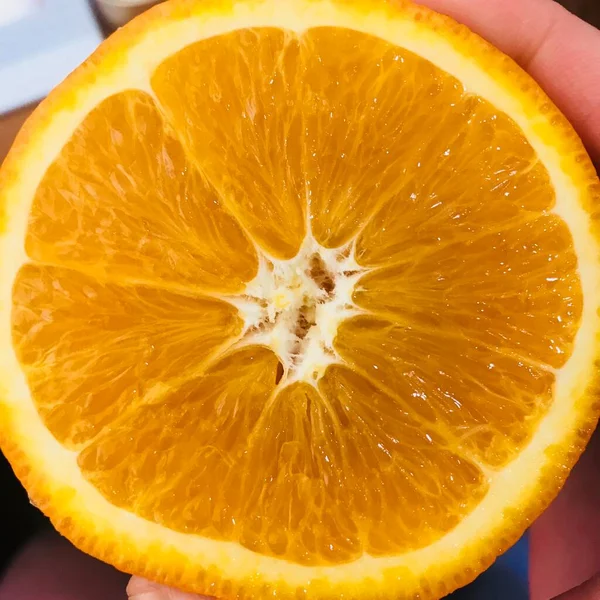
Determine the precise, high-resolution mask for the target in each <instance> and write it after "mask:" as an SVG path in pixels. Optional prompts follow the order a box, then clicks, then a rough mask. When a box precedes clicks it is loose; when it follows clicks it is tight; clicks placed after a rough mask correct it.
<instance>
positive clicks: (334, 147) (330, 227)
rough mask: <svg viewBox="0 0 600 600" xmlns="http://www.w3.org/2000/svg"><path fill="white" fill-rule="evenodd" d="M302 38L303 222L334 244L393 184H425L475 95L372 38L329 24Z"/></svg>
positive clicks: (392, 192) (354, 229)
mask: <svg viewBox="0 0 600 600" xmlns="http://www.w3.org/2000/svg"><path fill="white" fill-rule="evenodd" d="M302 42H303V45H302V48H303V50H304V54H303V56H304V60H305V66H304V70H303V83H304V87H305V89H304V94H305V100H304V102H305V106H306V108H305V114H306V117H305V120H306V129H305V133H306V138H305V141H304V143H305V144H306V148H307V151H306V178H307V180H308V184H309V188H308V189H309V194H310V203H311V219H312V220H311V228H312V231H313V234H314V236H315V238H316V240H317V241H318V242H319V243H320V244H322V245H324V246H326V247H336V246H340V245H342V244H344V243H345V242H348V241H349V240H351V239H352V237H353V236H354V235H355V234H356V233H358V232H359V231H360V230H361V229H362V228H363V227H364V226H365V225H366V222H367V221H368V220H369V218H370V217H371V216H372V214H373V213H374V212H375V210H376V209H377V208H379V207H381V206H382V205H383V204H385V203H386V202H387V201H389V200H390V199H391V198H393V197H395V196H396V195H397V194H398V193H400V191H401V190H403V189H404V188H406V187H410V186H414V185H417V182H427V181H428V179H429V178H430V174H431V173H433V172H434V170H435V168H436V167H437V164H438V157H439V156H441V155H442V154H443V152H444V151H445V145H448V144H449V143H450V142H451V139H450V140H449V139H448V138H449V136H450V138H453V137H454V136H455V135H460V132H461V131H462V130H464V129H465V128H466V126H467V122H468V120H469V118H470V117H471V113H472V110H473V108H474V106H475V105H476V104H477V100H476V99H475V98H473V97H470V96H468V95H466V94H465V93H464V90H463V88H462V86H461V85H460V83H459V82H458V81H456V80H455V79H454V78H452V77H449V76H448V75H447V74H446V73H442V72H441V71H440V70H439V69H437V68H435V67H434V66H433V65H432V64H431V63H429V62H428V61H426V60H423V59H422V58H420V57H418V56H415V55H414V54H412V53H411V52H407V51H406V50H404V49H402V48H399V47H398V46H395V45H392V44H389V43H387V42H385V41H383V40H381V39H377V38H376V37H373V36H369V35H365V34H362V33H358V32H356V31H349V30H346V29H342V28H329V27H327V28H318V29H314V30H311V31H308V32H307V33H306V34H304V35H303V36H302ZM424 131H426V132H427V135H423V132H424ZM367 140H377V141H376V143H367ZM418 169H422V171H420V170H418ZM421 173H422V175H421ZM432 183H433V182H432ZM359 256H360V255H359Z"/></svg>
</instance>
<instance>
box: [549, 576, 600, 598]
mask: <svg viewBox="0 0 600 600" xmlns="http://www.w3.org/2000/svg"><path fill="white" fill-rule="evenodd" d="M554 600H600V573H598V574H597V575H594V577H592V578H591V579H588V581H585V582H584V583H582V584H581V585H578V586H577V587H576V588H573V589H572V590H570V591H569V592H565V593H564V594H561V595H560V596H557V597H556V598H555V599H554Z"/></svg>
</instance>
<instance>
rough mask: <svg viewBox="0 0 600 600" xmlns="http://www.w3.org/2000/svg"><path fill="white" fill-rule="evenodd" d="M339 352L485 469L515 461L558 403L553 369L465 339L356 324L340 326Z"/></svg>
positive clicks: (380, 323) (365, 321) (367, 320)
mask: <svg viewBox="0 0 600 600" xmlns="http://www.w3.org/2000/svg"><path fill="white" fill-rule="evenodd" d="M336 347H337V349H338V350H339V352H340V354H341V356H342V357H343V358H344V359H345V360H347V361H349V362H350V364H351V365H352V367H353V368H354V369H356V370H358V372H359V373H361V374H362V375H363V376H364V377H366V378H368V379H369V380H370V381H371V382H372V383H373V384H374V385H375V386H378V387H379V389H381V390H382V391H386V392H387V393H389V394H390V395H391V396H392V397H394V398H395V399H396V400H397V402H398V403H399V404H400V406H403V407H405V410H409V411H410V412H412V413H416V414H418V415H420V416H421V419H422V420H424V421H425V422H429V423H430V426H433V427H435V428H436V429H437V430H438V431H439V432H440V433H441V434H442V435H448V433H449V434H450V436H451V437H450V440H451V442H453V443H454V444H455V446H456V447H457V448H460V449H462V450H464V451H465V452H466V453H467V454H466V455H467V456H470V455H472V456H474V457H475V458H476V459H477V460H478V461H483V463H484V464H488V465H492V466H496V467H497V466H500V465H503V464H505V463H506V462H507V461H508V460H510V459H511V458H514V457H515V455H516V454H517V453H518V452H519V451H520V449H521V448H522V447H523V444H524V443H525V442H526V441H528V439H529V437H530V436H531V434H532V431H533V430H534V428H535V425H536V423H537V422H538V421H539V419H540V418H541V417H542V416H543V415H544V413H545V412H546V411H547V410H548V407H549V405H550V403H551V401H552V390H553V386H554V382H555V378H554V374H553V372H551V371H550V370H549V369H547V368H544V367H540V366H537V365H535V364H529V363H528V362H527V361H524V360H520V359H519V358H514V357H512V356H510V355H505V354H503V353H502V352H500V351H498V350H496V349H495V348H493V347H489V346H486V345H483V344H478V343H477V342H475V341H471V340H469V339H468V338H466V337H463V336H461V335H460V334H458V335H451V334H448V335H444V334H443V333H442V332H438V331H436V330H432V331H427V330H426V329H423V330H413V329H412V328H411V326H410V325H404V324H395V323H393V322H390V321H386V320H383V319H378V318H374V317H357V318H355V319H352V320H349V321H345V322H344V323H343V324H342V325H341V326H340V329H339V332H338V336H337V338H336Z"/></svg>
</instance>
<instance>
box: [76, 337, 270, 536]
mask: <svg viewBox="0 0 600 600" xmlns="http://www.w3.org/2000/svg"><path fill="white" fill-rule="evenodd" d="M277 364H278V361H277V358H276V357H275V356H274V354H273V353H272V352H270V351H269V350H266V349H264V348H259V347H250V348H246V349H244V350H241V351H239V352H237V353H232V354H230V355H229V356H227V357H225V358H223V359H221V360H220V361H219V362H217V363H216V364H214V365H213V366H211V367H210V368H208V369H207V372H206V374H205V375H204V376H202V377H200V378H193V379H191V380H190V381H188V382H187V383H185V384H184V385H183V386H181V387H180V388H178V389H173V390H171V391H170V392H169V393H167V394H165V396H164V398H163V399H162V400H161V402H160V403H157V404H155V405H149V406H141V407H140V409H139V410H137V411H135V412H133V411H130V412H129V413H127V414H126V415H125V416H123V415H120V416H118V417H117V418H116V419H114V420H113V422H112V423H111V426H110V427H107V428H106V430H105V432H103V433H102V434H101V435H99V436H98V437H97V438H96V439H95V440H94V441H93V442H92V443H91V444H89V445H88V446H87V447H86V448H85V450H84V451H83V452H81V454H80V455H79V459H78V460H79V465H80V466H81V468H82V471H83V473H84V475H85V476H86V477H87V478H88V479H89V480H90V481H91V482H92V483H93V484H94V485H95V486H97V487H98V489H100V490H101V491H102V493H103V494H105V495H106V496H107V497H110V499H111V502H114V503H115V504H116V505H117V506H120V507H123V508H126V509H127V510H131V511H133V512H136V513H138V514H140V515H142V516H143V517H145V518H147V519H149V520H150V521H157V522H159V523H161V524H163V525H165V526H166V527H171V528H173V529H176V530H180V531H186V532H189V533H202V534H204V535H209V536H211V537H217V538H221V539H223V538H225V539H229V538H232V537H235V533H236V532H238V535H239V531H240V528H243V527H244V526H245V525H246V523H245V522H244V521H243V520H242V519H240V516H241V515H240V513H241V512H243V503H244V502H245V501H246V498H245V496H244V495H242V494H241V493H240V492H241V490H242V489H243V486H245V485H247V482H245V481H244V475H245V474H246V472H245V471H244V470H243V469H241V468H240V467H241V466H242V465H243V462H244V457H245V454H246V452H247V449H248V443H249V437H250V436H252V435H254V436H255V437H256V438H257V443H259V444H260V436H258V435H257V434H258V433H259V432H258V431H256V429H255V428H256V426H257V422H258V420H259V419H260V416H261V413H262V409H263V407H264V405H265V403H266V402H267V401H268V399H269V397H270V395H271V393H272V392H273V390H274V388H275V377H276V370H277ZM184 456H185V461H184V462H182V457H184ZM258 483H260V482H258Z"/></svg>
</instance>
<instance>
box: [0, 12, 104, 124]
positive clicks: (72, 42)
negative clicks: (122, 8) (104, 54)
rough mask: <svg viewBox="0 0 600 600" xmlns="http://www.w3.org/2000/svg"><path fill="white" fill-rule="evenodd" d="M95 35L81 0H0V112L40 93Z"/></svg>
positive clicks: (91, 45)
mask: <svg viewBox="0 0 600 600" xmlns="http://www.w3.org/2000/svg"><path fill="white" fill-rule="evenodd" d="M101 39H102V35H101V33H100V30H99V28H98V25H97V24H96V20H95V18H94V15H93V14H92V11H91V8H90V6H89V4H88V2H87V0H0V113H3V112H7V111H10V110H13V109H15V108H18V107H20V106H23V105H25V104H29V103H31V102H34V101H36V100H40V99H41V98H43V97H44V96H45V95H46V94H48V92H49V91H50V90H51V89H52V88H53V87H55V86H56V85H57V84H59V83H60V82H61V81H62V80H63V79H64V78H65V77H66V76H67V75H68V74H69V73H70V72H71V71H72V70H73V69H74V68H75V67H76V66H77V65H79V64H80V63H81V62H83V61H84V60H85V59H86V58H87V56H89V54H90V53H91V52H92V51H93V50H94V49H95V48H96V46H97V45H98V44H99V43H100V41H101Z"/></svg>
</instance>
